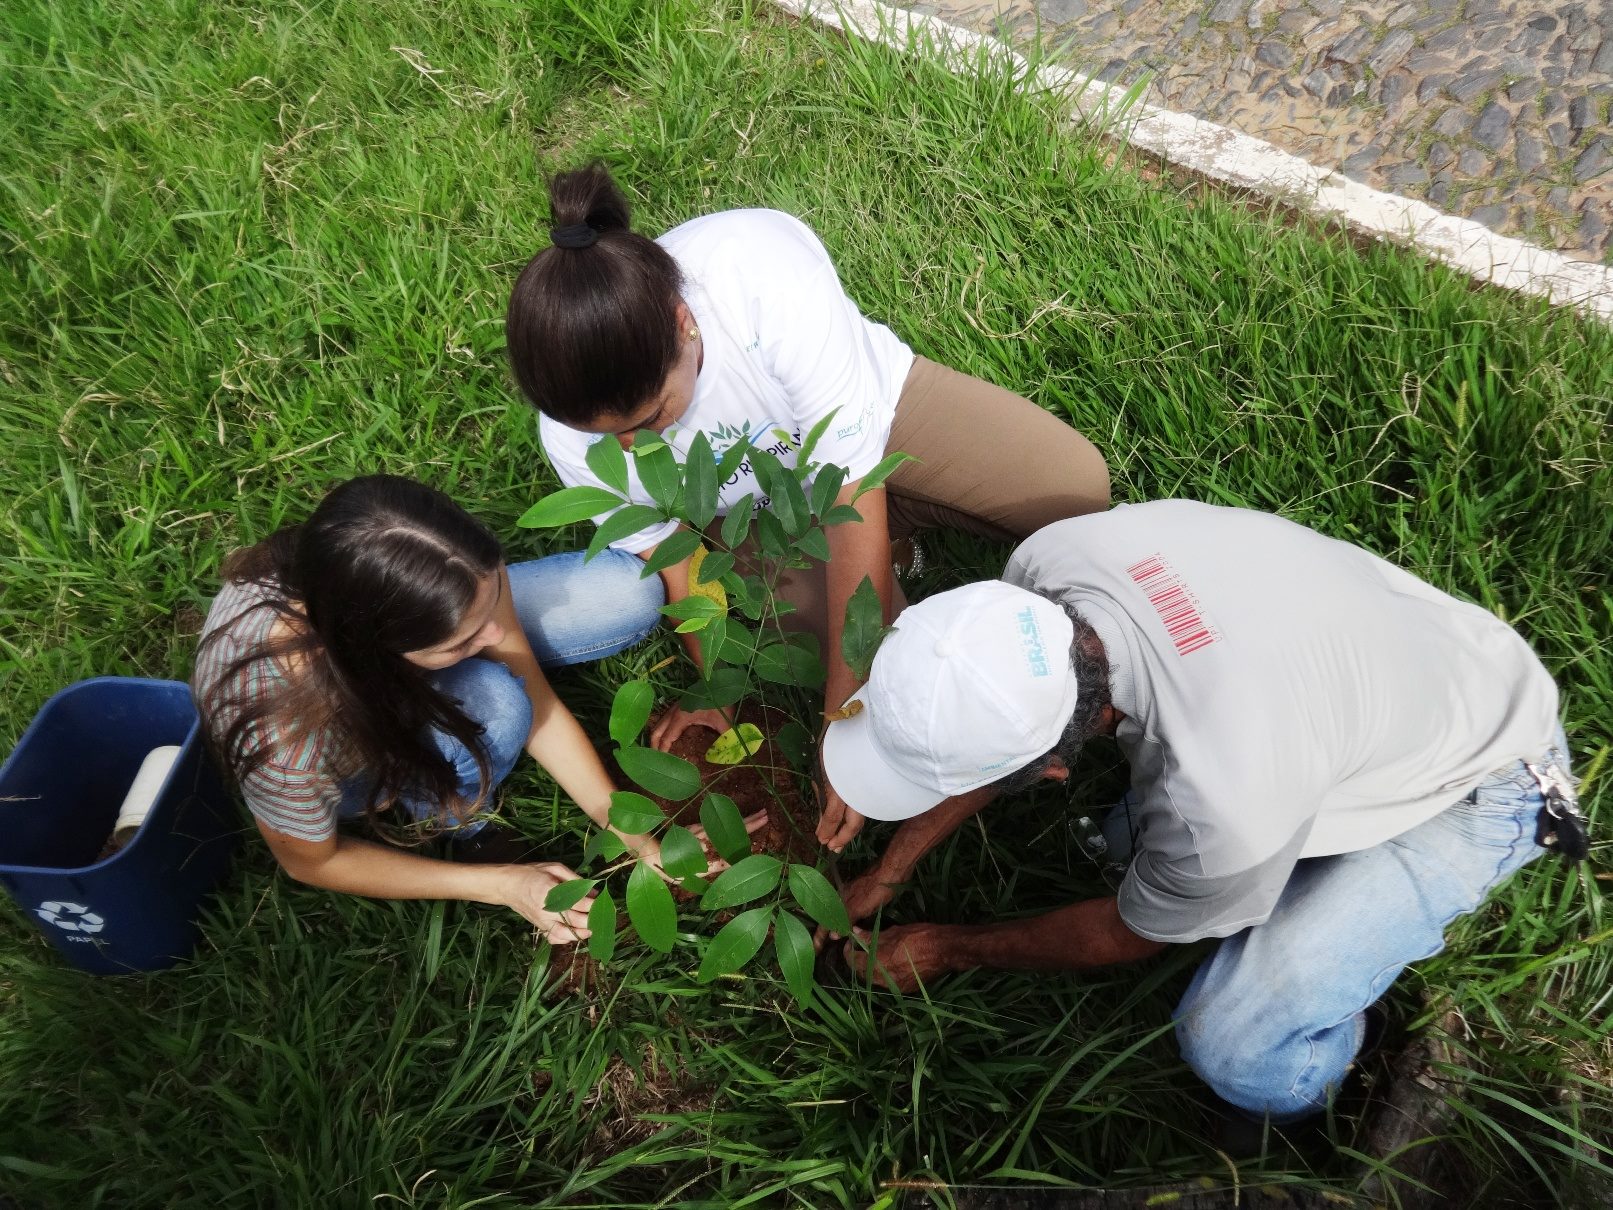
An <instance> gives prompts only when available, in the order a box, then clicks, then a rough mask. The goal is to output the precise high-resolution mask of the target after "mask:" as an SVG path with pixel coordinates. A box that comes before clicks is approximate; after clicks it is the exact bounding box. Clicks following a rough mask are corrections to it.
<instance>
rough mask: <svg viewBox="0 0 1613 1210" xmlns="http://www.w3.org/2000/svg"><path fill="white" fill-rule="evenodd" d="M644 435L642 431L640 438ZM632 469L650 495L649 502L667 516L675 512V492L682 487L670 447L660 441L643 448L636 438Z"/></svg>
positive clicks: (675, 458) (681, 477) (676, 501)
mask: <svg viewBox="0 0 1613 1210" xmlns="http://www.w3.org/2000/svg"><path fill="white" fill-rule="evenodd" d="M644 432H645V430H642V429H641V430H640V431H639V435H640V436H643V434H644ZM633 465H634V467H635V468H637V470H638V478H639V482H640V483H642V484H643V485H644V490H645V491H647V492H649V493H650V499H652V500H654V501H655V502H656V503H657V504H659V505H660V506H661V507H662V508H664V509H665V510H666V511H667V512H669V513H675V512H677V511H678V489H679V488H680V487H682V486H683V484H682V479H683V476H682V475H680V474H679V473H678V460H677V457H676V456H675V455H674V454H673V453H672V447H671V446H669V445H668V444H666V442H664V441H661V440H660V439H659V438H657V439H656V440H655V441H654V442H645V443H644V444H643V445H640V444H639V442H638V440H637V438H635V439H634V441H633Z"/></svg>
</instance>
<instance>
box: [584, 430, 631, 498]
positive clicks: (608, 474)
mask: <svg viewBox="0 0 1613 1210" xmlns="http://www.w3.org/2000/svg"><path fill="white" fill-rule="evenodd" d="M585 457H586V459H587V461H588V469H589V470H591V471H593V472H594V474H596V475H598V476H599V481H600V482H601V483H603V484H604V485H605V486H606V487H612V488H615V489H616V490H617V491H619V492H621V493H622V495H624V496H625V495H627V454H626V452H625V451H624V450H623V449H622V443H621V442H620V441H618V440H617V439H616V435H615V434H614V433H606V434H605V435H604V436H603V437H601V438H600V439H599V440H598V441H596V442H594V443H593V444H592V445H590V446H589V447H588V453H587V454H586V455H585Z"/></svg>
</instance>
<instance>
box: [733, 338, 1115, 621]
mask: <svg viewBox="0 0 1613 1210" xmlns="http://www.w3.org/2000/svg"><path fill="white" fill-rule="evenodd" d="M885 449H886V452H887V453H889V452H893V451H896V450H901V451H902V452H903V453H908V454H912V455H913V456H914V457H915V458H917V459H918V461H917V462H904V463H903V464H902V465H901V466H900V467H899V468H898V469H897V471H896V473H895V474H893V475H892V476H891V477H890V478H889V479H887V480H886V481H885V497H886V512H887V515H888V516H889V519H890V535H891V538H892V539H893V540H894V539H897V538H906V537H911V536H912V535H913V534H914V533H916V532H918V531H920V530H924V529H930V528H948V529H959V530H963V531H965V532H967V533H971V534H978V535H980V536H982V537H987V538H994V539H996V540H998V541H1003V542H1012V541H1018V540H1021V539H1023V538H1027V537H1029V536H1030V535H1031V534H1033V533H1035V532H1036V531H1037V530H1039V529H1041V528H1042V527H1043V526H1044V525H1050V524H1052V523H1053V522H1054V521H1062V520H1063V519H1064V518H1066V517H1075V516H1079V515H1080V514H1082V513H1094V512H1100V511H1102V510H1103V509H1106V508H1108V507H1109V467H1108V465H1107V464H1106V463H1105V462H1104V460H1103V455H1102V454H1100V453H1098V450H1097V447H1096V446H1094V445H1093V444H1092V442H1090V441H1088V440H1087V439H1086V438H1085V437H1083V436H1082V435H1081V434H1080V433H1078V432H1076V431H1075V430H1074V429H1073V428H1071V427H1070V426H1069V425H1068V424H1066V423H1064V422H1063V421H1062V420H1060V419H1058V418H1057V417H1056V416H1053V415H1051V414H1050V413H1048V412H1045V411H1043V410H1042V409H1041V408H1039V407H1037V406H1036V405H1035V404H1034V403H1032V402H1031V401H1030V400H1028V399H1023V398H1021V397H1020V396H1018V395H1016V394H1014V393H1013V392H1012V391H1006V390H1004V389H1003V388H1002V387H997V386H992V385H991V384H990V383H989V382H982V381H981V380H980V379H978V378H971V377H970V376H969V375H967V374H960V373H959V372H958V371H956V370H950V369H948V368H947V367H946V366H943V365H938V364H936V363H935V362H933V361H929V360H927V359H926V358H923V357H917V358H915V359H914V361H913V368H912V369H911V370H909V371H908V374H907V381H906V383H904V384H903V386H902V394H901V398H900V399H899V400H898V401H897V404H896V416H895V418H894V420H893V421H892V422H891V433H890V440H889V441H888V442H886V445H885ZM735 553H736V554H737V555H738V556H739V562H740V564H741V567H742V568H745V569H749V570H752V571H754V570H755V569H756V558H757V551H756V547H755V545H754V540H753V539H747V540H746V541H745V543H744V544H743V545H742V546H741V547H740V549H739V550H738V551H737V552H735ZM893 587H894V588H895V591H896V596H897V600H896V602H895V603H894V604H895V607H896V608H897V609H900V608H901V607H902V606H903V605H904V604H905V603H906V602H905V600H903V599H902V596H901V587H900V585H895V584H894V583H893ZM777 593H778V595H779V596H780V597H782V598H783V599H785V600H787V601H789V602H790V603H791V604H793V605H794V606H795V612H794V613H791V614H787V615H786V616H785V617H784V618H782V619H780V622H781V624H782V625H784V627H785V628H786V629H789V630H804V631H810V632H812V633H814V634H816V635H817V636H818V641H819V642H820V643H823V642H825V641H826V639H827V635H828V601H827V599H826V597H827V586H826V584H825V577H824V574H823V566H822V564H814V565H813V566H812V567H808V568H802V569H798V570H797V569H788V570H786V571H784V572H783V573H782V574H781V575H780V577H779V579H778V583H777Z"/></svg>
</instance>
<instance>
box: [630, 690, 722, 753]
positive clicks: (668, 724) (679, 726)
mask: <svg viewBox="0 0 1613 1210" xmlns="http://www.w3.org/2000/svg"><path fill="white" fill-rule="evenodd" d="M733 725H734V722H733V719H732V718H730V717H729V716H728V714H727V713H725V712H724V711H722V710H717V709H711V710H685V709H684V708H683V707H682V706H680V705H678V704H677V703H676V702H673V703H672V705H670V706H668V707H667V708H666V710H665V712H664V713H663V714H662V715H661V717H660V718H658V719H656V720H655V722H654V724H653V725H652V726H651V727H650V747H652V748H657V749H659V750H660V751H662V752H670V751H671V750H672V745H673V744H675V743H677V742H678V736H680V735H682V734H683V733H684V732H685V731H687V730H688V729H689V728H690V727H709V728H711V730H713V731H715V732H716V733H717V734H718V735H721V734H722V733H723V732H724V731H726V730H728V728H730V727H732V726H733Z"/></svg>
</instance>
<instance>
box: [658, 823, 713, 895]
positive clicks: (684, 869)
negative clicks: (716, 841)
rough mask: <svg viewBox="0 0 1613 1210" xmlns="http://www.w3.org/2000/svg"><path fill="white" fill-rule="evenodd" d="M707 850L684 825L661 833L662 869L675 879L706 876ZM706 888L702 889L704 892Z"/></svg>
mask: <svg viewBox="0 0 1613 1210" xmlns="http://www.w3.org/2000/svg"><path fill="white" fill-rule="evenodd" d="M707 865H708V863H707V861H706V849H705V846H704V845H702V844H701V843H700V841H699V839H698V838H697V837H696V836H695V834H694V833H693V832H691V831H689V829H688V828H686V827H684V826H683V825H682V824H670V825H668V827H667V830H666V831H665V832H662V833H661V868H662V869H663V870H665V871H666V872H667V873H668V874H670V875H671V876H672V877H674V878H688V877H690V876H691V875H694V874H704V873H705V872H706V868H707ZM704 889H705V888H704V887H702V888H701V890H702V891H704Z"/></svg>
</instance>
